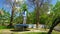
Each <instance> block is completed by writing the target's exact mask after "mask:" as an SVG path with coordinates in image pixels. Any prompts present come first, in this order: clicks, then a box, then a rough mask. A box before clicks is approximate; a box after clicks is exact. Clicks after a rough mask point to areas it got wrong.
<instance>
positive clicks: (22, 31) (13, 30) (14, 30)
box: [10, 30, 30, 32]
mask: <svg viewBox="0 0 60 34" xmlns="http://www.w3.org/2000/svg"><path fill="white" fill-rule="evenodd" d="M10 31H13V32H24V31H30V30H10Z"/></svg>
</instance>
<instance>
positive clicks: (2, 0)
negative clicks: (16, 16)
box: [0, 0, 56, 11]
mask: <svg viewBox="0 0 60 34" xmlns="http://www.w3.org/2000/svg"><path fill="white" fill-rule="evenodd" d="M5 2H6V0H0V9H1V8H4V9H5V10H6V11H11V8H10V7H9V6H8V5H6V6H5V5H4V3H5ZM55 3H56V0H53V1H52V4H53V5H55ZM31 9H32V8H31ZM31 9H30V10H31Z"/></svg>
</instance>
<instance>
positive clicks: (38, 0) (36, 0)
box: [28, 0, 50, 28]
mask: <svg viewBox="0 0 60 34" xmlns="http://www.w3.org/2000/svg"><path fill="white" fill-rule="evenodd" d="M28 1H29V2H30V4H32V5H33V6H35V9H36V11H35V15H36V16H35V17H36V28H38V24H39V20H40V19H39V16H40V14H41V13H40V12H42V11H41V9H42V7H43V6H44V3H47V6H45V7H47V8H45V7H43V8H45V9H47V10H48V8H49V4H50V0H46V1H45V2H44V0H28Z"/></svg>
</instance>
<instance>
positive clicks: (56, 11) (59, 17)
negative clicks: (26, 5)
mask: <svg viewBox="0 0 60 34" xmlns="http://www.w3.org/2000/svg"><path fill="white" fill-rule="evenodd" d="M52 10H53V11H54V17H55V19H54V21H53V23H52V25H51V27H50V30H49V32H48V34H51V32H52V30H53V29H54V27H55V26H56V25H57V24H59V23H60V14H59V13H60V12H59V11H60V1H57V3H56V5H55V6H54V7H53V9H52ZM54 17H53V18H54Z"/></svg>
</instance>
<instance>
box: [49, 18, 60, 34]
mask: <svg viewBox="0 0 60 34" xmlns="http://www.w3.org/2000/svg"><path fill="white" fill-rule="evenodd" d="M59 23H60V20H59V19H58V20H57V19H56V20H55V21H54V22H53V24H52V26H51V27H50V30H49V32H48V34H51V32H52V30H53V29H54V27H55V26H56V25H57V24H59Z"/></svg>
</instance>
